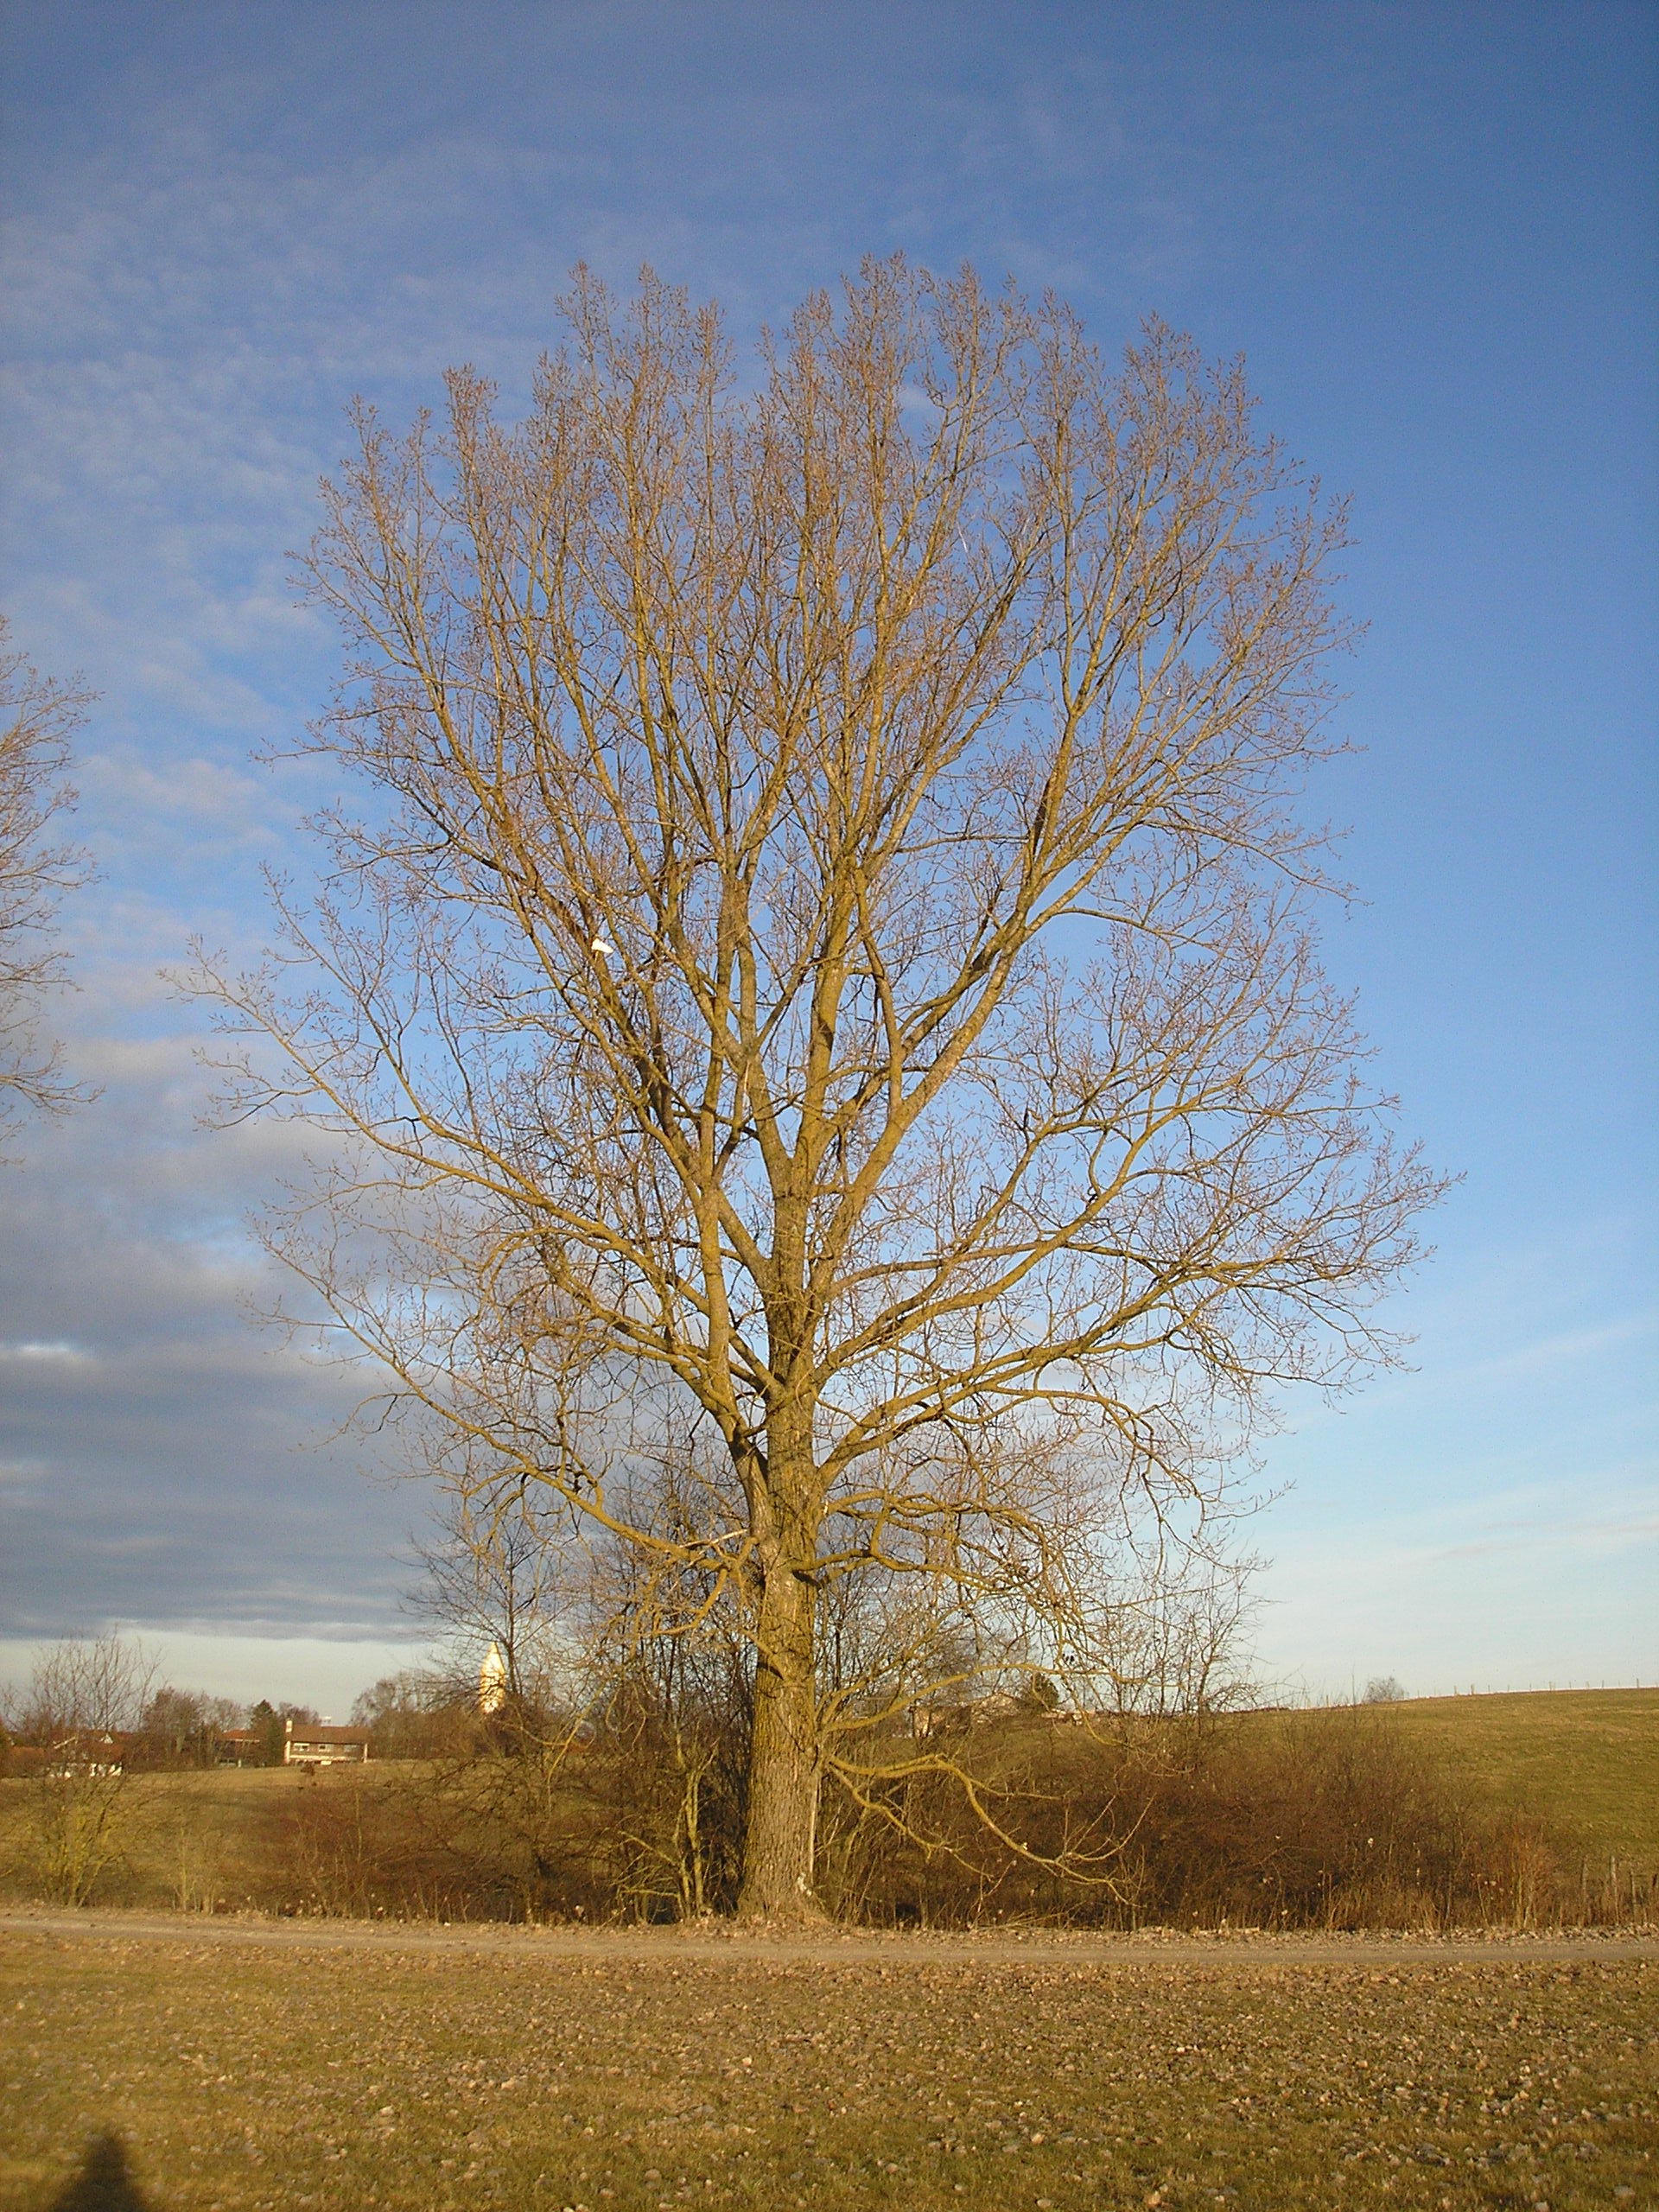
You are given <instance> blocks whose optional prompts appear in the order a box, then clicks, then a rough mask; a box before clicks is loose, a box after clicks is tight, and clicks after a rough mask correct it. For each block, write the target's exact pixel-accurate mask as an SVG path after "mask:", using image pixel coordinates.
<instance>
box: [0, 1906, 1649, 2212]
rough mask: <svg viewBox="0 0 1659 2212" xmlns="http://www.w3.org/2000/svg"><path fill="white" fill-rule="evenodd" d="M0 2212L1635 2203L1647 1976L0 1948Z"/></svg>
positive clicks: (1642, 2197)
mask: <svg viewBox="0 0 1659 2212" xmlns="http://www.w3.org/2000/svg"><path fill="white" fill-rule="evenodd" d="M0 2094H3V2099H4V2103H3V2112H4V2115H5V2120H4V2128H3V2135H0V2141H3V2151H0V2212H49V2209H50V2212H92V2208H93V2207H100V2208H102V2212H138V2208H141V2207H143V2208H149V2212H211V2209H212V2208H218V2212H269V2209H270V2208H275V2207H279V2206H281V2207H289V2206H293V2207H306V2208H311V2207H316V2208H328V2212H333V2209H334V2208H340V2212H346V2209H347V2208H353V2207H358V2206H363V2207H371V2206H372V2207H374V2208H376V2212H391V2209H392V2208H404V2207H407V2208H410V2209H411V2212H414V2208H420V2212H426V2208H434V2212H451V2208H454V2212H460V2208H461V2207H462V2206H466V2207H472V2206H490V2207H501V2208H532V2207H533V2208H543V2207H552V2208H555V2212H558V2209H559V2208H562V2207H566V2206H569V2207H573V2208H582V2207H585V2208H587V2212H600V2208H601V2207H606V2208H609V2207H611V2206H615V2207H616V2208H618V2212H641V2209H642V2208H652V2212H656V2209H657V2208H662V2207H670V2208H674V2212H677V2208H678V2207H680V2206H683V2205H689V2204H708V2205H715V2204H718V2205H722V2206H724V2205H734V2206H749V2207H753V2208H758V2209H759V2212H772V2208H774V2207H794V2206H809V2207H813V2208H817V2207H823V2208H835V2207H842V2206H861V2207H863V2206H889V2207H894V2208H897V2207H901V2206H902V2207H915V2208H918V2212H941V2209H942V2208H948V2207H961V2206H986V2207H997V2208H1002V2207H1009V2208H1014V2207H1032V2208H1046V2207H1052V2208H1061V2207H1067V2208H1069V2207H1074V2206H1089V2207H1106V2206H1110V2207H1115V2208H1116V2207H1122V2208H1128V2207H1131V2206H1134V2207H1141V2208H1148V2207H1150V2208H1160V2207H1164V2208H1174V2207H1187V2206H1192V2207H1197V2206H1200V2205H1202V2206H1216V2205H1218V2206H1224V2207H1233V2208H1236V2212H1251V2208H1262V2212H1276V2208H1280V2207H1291V2206H1309V2207H1314V2206H1318V2207H1321V2208H1325V2207H1330V2206H1332V2205H1344V2206H1356V2207H1358V2206H1366V2205H1372V2204H1376V2205H1384V2204H1386V2205H1388V2206H1390V2207H1393V2206H1401V2207H1408V2206H1409V2207H1423V2208H1426V2212H1464V2208H1476V2207H1492V2208H1499V2207H1502V2208H1522V2207H1536V2206H1539V2205H1542V2204H1548V2206H1549V2208H1550V2212H1580V2208H1584V2209H1585V2212H1588V2208H1590V2207H1592V2206H1593V2207H1597V2208H1605V2207H1609V2206H1618V2205H1621V2204H1626V2203H1628V2204H1631V2205H1633V2206H1650V2205H1652V2204H1654V2203H1655V2202H1659V2168H1656V2149H1655V2146H1656V2145H1659V1961H1652V1960H1648V1961H1642V1960H1624V1961H1615V1960H1611V1959H1606V1958H1602V1959H1597V1958H1596V1957H1595V1955H1593V1953H1592V1952H1586V1955H1585V1956H1584V1957H1583V1959H1582V1960H1581V1961H1578V1962H1574V1963H1567V1964H1560V1963H1557V1964H1548V1963H1544V1962H1540V1961H1534V1962H1530V1963H1529V1962H1528V1961H1527V1960H1526V1959H1525V1957H1524V1955H1523V1954H1517V1953H1515V1952H1501V1953H1494V1954H1492V1955H1490V1956H1482V1955H1479V1954H1478V1952H1477V1953H1473V1954H1471V1953H1467V1952H1465V1953H1464V1954H1462V1955H1457V1956H1454V1957H1451V1958H1448V1959H1446V1961H1445V1962H1443V1963H1440V1962H1436V1963H1432V1964H1426V1963H1423V1962H1422V1961H1415V1962H1412V1961H1407V1960H1404V1959H1402V1961H1399V1962H1397V1963H1395V1964H1381V1965H1379V1964H1376V1963H1370V1964H1351V1965H1323V1966H1320V1965H1314V1964H1308V1963H1300V1962H1296V1961H1291V1960H1288V1959H1287V1958H1284V1957H1274V1958H1268V1959H1264V1960H1263V1961H1262V1962H1261V1963H1260V1964H1255V1963H1251V1964H1247V1965H1243V1966H1240V1965H1230V1966H1229V1965H1219V1964H1218V1965H1206V1964H1205V1963H1202V1962H1199V1963H1193V1962H1192V1959H1191V1956H1190V1955H1185V1956H1184V1957H1182V1958H1179V1959H1174V1958H1172V1959H1169V1960H1147V1961H1145V1962H1140V1961H1137V1962H1135V1963H1134V1964H1126V1963H1123V1962H1122V1961H1119V1962H1116V1963H1104V1962H1102V1961H1098V1960H1096V1961H1090V1959H1089V1958H1088V1957H1087V1956H1086V1955H1083V1954H1079V1955H1078V1956H1077V1957H1076V1958H1075V1959H1067V1958H1065V1957H1051V1958H1047V1959H1045V1960H1035V1959H1033V1960H1032V1961H1028V1962H1026V1963H1018V1962H1011V1961H1009V1960H1008V1959H1007V1957H1006V1956H1000V1957H992V1956H987V1957H983V1958H977V1959H976V1958H973V1957H971V1956H963V1955H957V1956H955V1957H949V1956H945V1957H941V1956H939V1955H938V1952H937V1948H935V1950H934V1951H933V1952H932V1953H930V1952H929V1950H928V1948H926V1946H925V1945H917V1944H913V1943H912V1944H906V1943H904V1942H899V1943H896V1944H895V1945H894V1947H893V1951H892V1954H891V1956H889V1957H884V1958H881V1959H880V1960H877V1959H872V1958H868V1957H866V1958H854V1959H849V1960H845V1961H841V1960H836V1958H835V1957H834V1956H833V1955H828V1956H817V1957H810V1958H803V1957H800V1956H790V1955H779V1957H777V1958H776V1959H772V1958H768V1957H767V1956H766V1955H764V1952H762V1953H760V1955H753V1954H751V1955H743V1954H741V1953H737V1952H734V1954H733V1955H730V1956H728V1957H721V1958H713V1959H711V1958H708V1957H703V1956H696V1955H690V1954H688V1953H686V1952H684V1951H683V1950H682V1951H680V1952H678V1953H677V1949H676V1944H675V1939H674V1938H673V1937H672V1936H668V1937H666V1938H665V1939H664V1941H663V1942H661V1943H659V1944H658V1945H657V1946H656V1947H655V1948H652V1943H651V1942H650V1940H649V1939H639V1940H638V1941H636V1942H635V1943H634V1945H633V1947H632V1950H631V1951H621V1950H619V1952H618V1954H617V1955H615V1956H613V1957H612V1958H610V1959H606V1958H604V1957H580V1958H579V1957H575V1956H570V1955H564V1956H560V1955H557V1954H556V1952H555V1951H554V1950H552V1949H551V1948H550V1945H549V1944H548V1943H547V1942H545V1941H544V1942H543V1949H542V1953H541V1955H538V1953H537V1938H536V1937H535V1936H530V1935H520V1936H518V1938H517V1939H516V1940H514V1941H511V1942H509V1941H505V1940H501V1941H498V1942H496V1943H495V1944H494V1945H493V1947H490V1948H484V1947H477V1948H472V1949H470V1950H469V1949H467V1948H461V1947H457V1946H454V1945H450V1946H448V1947H446V1948H443V1949H442V1950H435V1949H427V1950H424V1951H423V1950H422V1949H420V1948H416V1946H415V1944H414V1943H413V1942H412V1941H411V1940H410V1939H404V1942H403V1946H402V1948H398V1947H397V1944H396V1943H394V1942H387V1941H381V1942H376V1941H375V1940H374V1939H373V1938H372V1937H370V1936H367V1935H365V1936H359V1937H357V1938H355V1939H351V1940H346V1941H342V1942H338V1943H322V1942H310V1943H307V1942H302V1941H300V1940H296V1938H295V1937H293V1936H290V1937H289V1939H288V1940H287V1941H286V1942H275V1943H265V1944H261V1945H257V1946H256V1945H253V1944H250V1943H242V1944H235V1943H232V1942H215V1941H213V1940H204V1939H202V1938H200V1937H198V1938H196V1939H194V1940H192V1939H191V1938H189V1937H188V1936H182V1935H181V1936H179V1937H178V1938H177V1939H171V1938H169V1939H168V1940H166V1941H162V1942H157V1941H154V1940H149V1941H137V1940H123V1939H121V1938H120V1937H119V1936H118V1935H117V1934H116V1933H115V1932H113V1931H111V1933H110V1934H109V1935H100V1934H99V1932H98V1930H97V1928H96V1924H95V1923H93V1924H92V1925H91V1926H89V1927H88V1929H87V1930H86V1933H85V1934H84V1935H82V1934H79V1933H77V1934H75V1935H73V1936H68V1937H66V1936H62V1935H61V1934H54V1933H50V1932H45V1931H40V1930H29V1929H27V1928H26V1927H19V1926H17V1925H16V1924H14V1925H12V1926H11V1927H10V1928H7V1929H3V1930H0Z"/></svg>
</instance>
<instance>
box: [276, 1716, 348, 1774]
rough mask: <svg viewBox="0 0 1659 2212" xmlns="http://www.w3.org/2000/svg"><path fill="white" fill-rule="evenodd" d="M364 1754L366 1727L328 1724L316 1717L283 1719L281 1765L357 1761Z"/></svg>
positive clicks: (340, 1764)
mask: <svg viewBox="0 0 1659 2212" xmlns="http://www.w3.org/2000/svg"><path fill="white" fill-rule="evenodd" d="M368 1756H369V1732H368V1730H367V1729H366V1728H330V1727H327V1726H325V1725H324V1724H323V1723H322V1722H321V1721H320V1720H285V1721H283V1765H284V1766H349V1765H360V1764H362V1762H363V1761H364V1760H365V1759H366V1758H368Z"/></svg>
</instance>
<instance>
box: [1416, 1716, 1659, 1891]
mask: <svg viewBox="0 0 1659 2212" xmlns="http://www.w3.org/2000/svg"><path fill="white" fill-rule="evenodd" d="M1395 1717H1396V1719H1397V1720H1398V1722H1399V1725H1400V1726H1401V1727H1402V1729H1403V1730H1404V1731H1405V1732H1407V1735H1408V1739H1410V1740H1414V1741H1416V1742H1420V1743H1421V1744H1422V1745H1424V1746H1425V1748H1427V1750H1429V1751H1432V1752H1433V1754H1434V1755H1435V1757H1436V1758H1440V1759H1442V1760H1444V1761H1445V1763H1446V1766H1447V1768H1448V1769H1449V1770H1450V1771H1451V1772H1452V1774H1453V1775H1454V1776H1456V1777H1459V1779H1460V1780H1462V1781H1463V1782H1465V1783H1467V1784H1468V1786H1469V1787H1470V1789H1471V1790H1472V1791H1473V1792H1474V1793H1475V1794H1477V1795H1478V1796H1481V1797H1483V1798H1484V1799H1485V1800H1486V1801H1487V1802H1489V1803H1494V1804H1500V1805H1506V1806H1507V1805H1510V1804H1518V1805H1524V1806H1526V1807H1528V1808H1531V1809H1535V1810H1537V1811H1540V1812H1541V1813H1543V1814H1544V1815H1546V1817H1547V1818H1548V1820H1549V1821H1551V1823H1552V1824H1553V1825H1554V1826H1556V1827H1559V1828H1560V1830H1561V1831H1562V1832H1563V1834H1566V1835H1569V1836H1571V1837H1573V1839H1575V1840H1578V1841H1579V1842H1580V1843H1581V1844H1582V1846H1583V1847H1584V1849H1585V1850H1586V1851H1587V1852H1594V1853H1597V1854H1598V1856H1599V1857H1602V1858H1605V1857H1607V1856H1610V1855H1614V1854H1616V1855H1617V1856H1618V1858H1620V1859H1644V1860H1646V1861H1647V1862H1648V1863H1649V1864H1651V1863H1652V1861H1653V1860H1654V1859H1659V1689H1642V1690H1535V1691H1529V1692H1524V1693H1522V1692H1515V1693H1512V1694H1497V1695H1492V1696H1487V1697H1437V1698H1416V1699H1413V1700H1409V1701H1408V1702H1407V1703H1404V1704H1402V1705H1400V1706H1398V1707H1395Z"/></svg>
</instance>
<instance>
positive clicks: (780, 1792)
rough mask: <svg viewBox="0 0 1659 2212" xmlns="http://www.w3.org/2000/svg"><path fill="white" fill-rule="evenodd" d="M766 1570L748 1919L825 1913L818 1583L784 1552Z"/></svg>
mask: <svg viewBox="0 0 1659 2212" xmlns="http://www.w3.org/2000/svg"><path fill="white" fill-rule="evenodd" d="M764 1572H765V1574H766V1581H765V1584H764V1586H763V1588H762V1591H761V1594H760V1632H759V1635H758V1637H757V1638H756V1653H755V1669H754V1735H753V1743H752V1745H751V1748H750V1753H749V1804H748V1822H747V1828H746V1830H745V1834H744V1840H743V1885H742V1889H741V1892H740V1894H739V1897H738V1907H737V1909H738V1914H739V1916H740V1918H741V1919H744V1920H816V1919H818V1918H820V1917H821V1916H822V1909H821V1908H820V1906H819V1904H818V1902H817V1897H815V1896H814V1894H813V1889H812V1858H813V1850H814V1846H815V1842H816V1837H817V1811H818V1742H817V1688H816V1684H815V1681H814V1674H813V1649H812V1643H813V1637H812V1630H813V1599H814V1590H813V1585H812V1580H811V1575H810V1568H807V1567H801V1566H798V1565H797V1564H796V1563H794V1562H793V1561H791V1560H786V1559H785V1558H783V1557H777V1558H774V1559H773V1560H772V1561H771V1562H770V1563H769V1564H768V1565H767V1566H766V1568H765V1570H764Z"/></svg>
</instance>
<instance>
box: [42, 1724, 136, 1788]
mask: <svg viewBox="0 0 1659 2212" xmlns="http://www.w3.org/2000/svg"><path fill="white" fill-rule="evenodd" d="M131 1745H132V1738H131V1737H130V1735H128V1734H127V1733H126V1732H124V1730H121V1729H109V1728H103V1729H99V1728H72V1729H71V1730H70V1731H69V1732H68V1733H67V1735H62V1736H54V1737H53V1738H51V1740H50V1741H49V1742H48V1744H47V1745H46V1746H45V1751H46V1758H45V1766H46V1771H47V1772H48V1774H51V1775H55V1776H58V1777H68V1776H70V1775H108V1774H120V1773H122V1772H123V1771H124V1769H125V1767H126V1764H127V1757H128V1753H129V1751H130V1748H131Z"/></svg>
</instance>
